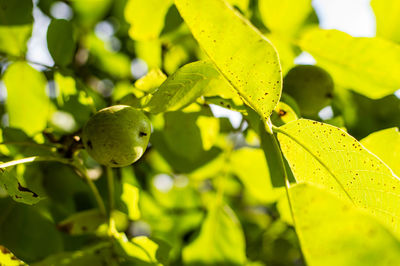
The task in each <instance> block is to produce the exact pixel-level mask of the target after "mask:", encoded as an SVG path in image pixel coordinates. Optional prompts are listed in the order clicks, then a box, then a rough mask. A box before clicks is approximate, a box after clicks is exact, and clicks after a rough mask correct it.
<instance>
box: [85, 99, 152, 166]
mask: <svg viewBox="0 0 400 266" xmlns="http://www.w3.org/2000/svg"><path fill="white" fill-rule="evenodd" d="M150 133H151V124H150V120H149V119H148V118H147V117H146V115H144V114H143V112H141V111H139V110H136V109H134V108H132V107H130V106H127V105H115V106H111V107H107V108H104V109H102V110H100V111H98V112H97V113H96V114H95V115H94V116H92V117H91V118H90V119H89V121H88V122H87V123H86V125H85V127H84V128H83V135H82V140H83V144H84V146H85V148H86V150H87V151H88V153H89V154H90V156H92V157H93V159H95V160H96V161H97V162H99V163H100V164H103V165H106V166H109V167H123V166H127V165H130V164H132V163H134V162H136V161H137V160H138V159H139V158H140V157H141V156H142V155H143V153H144V151H145V150H146V148H147V144H148V143H149V139H150Z"/></svg>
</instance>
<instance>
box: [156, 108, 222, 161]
mask: <svg viewBox="0 0 400 266" xmlns="http://www.w3.org/2000/svg"><path fill="white" fill-rule="evenodd" d="M164 117H165V127H164V131H163V135H164V137H165V143H166V144H167V146H168V147H169V149H171V150H172V151H173V152H174V153H176V154H177V155H180V156H183V157H186V158H187V159H189V160H191V161H192V162H195V161H196V160H198V159H199V158H200V156H201V155H202V153H203V152H204V151H207V150H210V149H211V148H212V146H213V144H214V143H215V141H216V138H217V137H218V133H219V121H218V119H217V118H215V117H212V116H211V115H210V114H208V110H203V111H202V112H190V113H187V112H182V111H176V112H168V113H165V114H164Z"/></svg>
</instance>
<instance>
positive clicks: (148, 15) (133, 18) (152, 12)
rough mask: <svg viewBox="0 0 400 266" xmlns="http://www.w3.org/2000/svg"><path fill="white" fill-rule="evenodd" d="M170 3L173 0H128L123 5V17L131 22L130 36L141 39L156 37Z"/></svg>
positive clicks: (161, 27) (160, 29)
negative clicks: (124, 5)
mask: <svg viewBox="0 0 400 266" xmlns="http://www.w3.org/2000/svg"><path fill="white" fill-rule="evenodd" d="M172 3H173V0H146V1H142V0H129V1H128V3H127V5H126V7H125V19H126V20H127V21H128V23H129V24H131V28H130V29H129V35H130V36H131V38H132V39H134V40H141V41H143V40H151V39H157V38H158V36H159V35H160V33H161V31H162V29H163V27H164V21H165V16H166V15H167V12H168V9H169V7H170V6H171V5H172ZM155 7H156V8H155ZM150 21H151V23H149V22H150Z"/></svg>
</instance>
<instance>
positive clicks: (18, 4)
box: [0, 0, 33, 56]
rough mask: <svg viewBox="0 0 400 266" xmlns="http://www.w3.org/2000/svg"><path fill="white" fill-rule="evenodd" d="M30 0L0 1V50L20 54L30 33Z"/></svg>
mask: <svg viewBox="0 0 400 266" xmlns="http://www.w3.org/2000/svg"><path fill="white" fill-rule="evenodd" d="M32 9H33V4H32V1H31V0H20V1H9V0H1V1H0V52H5V53H6V54H10V55H14V56H20V55H23V54H25V52H26V48H27V47H26V43H27V41H28V39H29V37H30V36H31V33H32V23H33V15H32Z"/></svg>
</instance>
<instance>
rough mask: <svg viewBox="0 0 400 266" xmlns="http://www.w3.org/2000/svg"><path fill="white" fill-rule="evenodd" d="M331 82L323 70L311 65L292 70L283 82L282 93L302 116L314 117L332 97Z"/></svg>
mask: <svg viewBox="0 0 400 266" xmlns="http://www.w3.org/2000/svg"><path fill="white" fill-rule="evenodd" d="M333 88H334V84H333V80H332V78H331V76H330V75H329V73H328V72H326V71H325V70H324V69H322V68H320V67H317V66H313V65H299V66H296V67H294V68H292V69H291V70H290V71H289V72H288V73H287V75H286V76H285V78H284V80H283V91H284V92H286V93H287V94H289V95H290V96H292V97H293V98H294V99H295V100H296V102H297V104H298V105H299V107H300V111H301V114H302V115H306V116H313V115H316V114H317V113H318V112H319V111H320V110H321V109H322V108H323V107H325V106H327V105H329V104H330V102H331V100H332V97H333Z"/></svg>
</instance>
